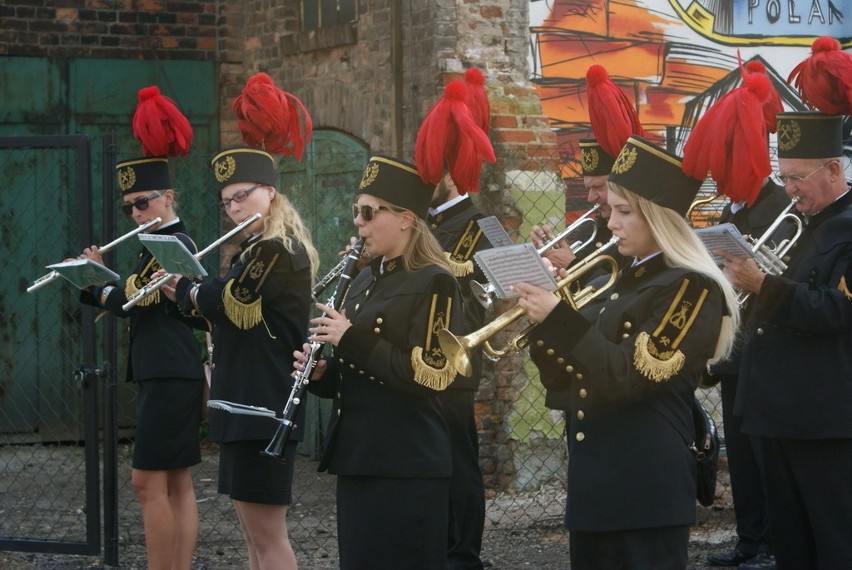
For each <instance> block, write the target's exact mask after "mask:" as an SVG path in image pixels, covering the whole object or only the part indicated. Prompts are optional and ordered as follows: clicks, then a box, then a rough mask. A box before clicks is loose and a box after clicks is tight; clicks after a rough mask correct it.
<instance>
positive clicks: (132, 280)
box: [124, 257, 160, 307]
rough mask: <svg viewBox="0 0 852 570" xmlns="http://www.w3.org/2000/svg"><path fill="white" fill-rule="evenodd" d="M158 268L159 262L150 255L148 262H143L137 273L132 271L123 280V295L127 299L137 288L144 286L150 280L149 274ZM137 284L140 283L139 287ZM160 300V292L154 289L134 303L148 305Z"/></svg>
mask: <svg viewBox="0 0 852 570" xmlns="http://www.w3.org/2000/svg"><path fill="white" fill-rule="evenodd" d="M159 269H160V264H159V263H158V262H157V260H156V259H154V258H153V257H151V259H149V260H148V263H146V264H145V267H143V268H142V271H140V272H139V273H138V274H137V273H134V274H133V275H131V276H130V277H128V278H127V280H125V282H124V295H125V297H127V298H128V299H129V298H131V297H132V296H133V295H134V294H136V292H137V291H139V289H141V288H142V287H144V286H145V285H147V284H148V282H149V281H150V276H151V275H152V274H153V273H154V272H156V271H158V270H159ZM139 285H142V287H140V286H139ZM159 302H160V292H159V291H154V292H153V293H151V294H150V295H147V296H146V297H145V298H144V299H142V300H141V301H139V302H138V303H136V304H137V305H139V306H142V307H147V306H149V305H153V304H155V303H159Z"/></svg>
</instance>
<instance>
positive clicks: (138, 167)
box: [80, 86, 204, 570]
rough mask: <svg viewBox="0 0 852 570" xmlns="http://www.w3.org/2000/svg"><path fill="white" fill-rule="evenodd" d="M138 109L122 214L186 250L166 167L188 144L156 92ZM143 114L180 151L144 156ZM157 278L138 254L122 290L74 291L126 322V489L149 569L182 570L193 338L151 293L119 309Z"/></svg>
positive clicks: (197, 365)
mask: <svg viewBox="0 0 852 570" xmlns="http://www.w3.org/2000/svg"><path fill="white" fill-rule="evenodd" d="M139 101H140V103H139V105H138V106H137V111H136V114H135V115H134V135H135V136H136V137H137V138H138V139H139V140H140V142H142V146H143V150H145V152H146V155H145V156H142V157H139V158H134V159H130V160H124V161H121V162H119V163H118V164H116V166H115V169H116V174H117V177H118V187H119V189H120V190H121V198H122V202H123V203H122V206H121V210H122V211H123V212H124V213H125V214H127V215H128V216H130V217H131V218H133V221H134V222H136V224H138V225H143V224H145V223H147V222H149V221H150V220H154V219H155V218H157V217H159V218H161V219H162V222H160V223H159V224H157V225H155V226H151V227H150V228H149V229H147V230H146V231H147V232H148V233H154V234H160V235H174V236H176V237H177V238H178V239H180V241H181V242H182V243H183V244H184V245H185V246H186V247H187V248H188V249H189V250H190V251H195V250H196V247H195V243H193V241H192V239H191V238H190V237H189V236H188V235H187V234H186V227H185V226H184V224H183V222H182V221H181V220H180V218H179V217H178V216H177V212H176V209H177V195H176V193H175V190H174V189H173V188H172V183H171V178H170V176H169V167H168V158H167V156H175V155H178V154H186V152H187V151H188V149H189V144H190V141H191V140H192V131H191V127H190V126H189V122H188V121H187V120H186V118H185V117H183V115H181V114H180V111H178V110H177V108H176V107H174V106H173V103H171V100H169V99H167V98H165V97H163V96H162V95H160V92H159V89H157V87H155V86H151V87H146V88H144V89H142V90H140V91H139ZM150 105H157V106H159V107H160V108H163V107H165V108H168V109H170V110H171V113H172V114H171V116H169V117H167V118H166V119H165V120H163V122H162V124H161V127H160V129H161V131H168V130H169V128H174V129H182V131H183V133H184V134H186V135H187V136H186V137H185V139H184V140H185V141H186V143H185V144H186V147H185V148H182V149H174V148H172V149H169V148H166V147H161V148H157V150H158V153H157V154H158V156H151V155H150V154H149V152H148V151H149V150H151V148H152V147H156V146H157V144H158V143H159V142H160V141H157V140H152V139H151V138H150V137H148V136H147V135H146V134H145V133H144V131H141V130H139V129H137V128H136V125H137V123H136V118H143V117H145V115H146V112H147V111H149V110H150V108H151V107H150ZM154 118H155V120H157V121H158V122H159V121H160V119H161V117H160V115H159V113H156V114H155V117H154ZM163 125H169V128H165V127H164V126H163ZM80 257H81V258H87V259H91V260H93V261H95V262H97V263H101V264H102V263H103V259H102V257H101V254H100V252H99V251H98V247H97V246H92V247H90V248H86V249H85V250H84V251H83V253H82V255H81V256H80ZM159 269H160V264H159V263H158V262H157V260H156V259H155V258H154V257H153V256H152V255H151V253H150V252H149V251H148V250H147V249H146V248H144V247H143V248H141V251H140V252H139V257H138V258H137V261H136V266H135V268H134V269H133V273H132V274H131V275H130V277H129V278H128V279H127V280H126V282H125V284H124V286H123V287H122V286H120V285H119V286H115V285H106V286H104V287H99V286H91V287H89V288H88V289H84V290H83V291H82V292H81V296H80V300H81V302H82V303H84V304H87V305H94V306H96V307H102V308H104V309H106V310H107V311H109V312H110V313H111V314H113V315H115V316H118V317H122V318H129V320H130V347H129V354H130V360H129V362H128V366H127V376H126V379H127V381H128V382H135V383H136V385H137V388H138V392H137V396H136V437H135V440H134V445H133V469H132V471H131V483H132V485H133V489H134V491H135V492H136V497H137V499H138V500H139V504H140V506H141V509H142V522H143V526H144V530H145V551H146V555H147V560H148V568H151V569H152V570H154V569H156V570H176V569H183V570H189V568H190V567H191V565H192V555H193V552H194V551H195V544H196V540H197V539H198V507H197V504H196V502H195V490H194V489H193V485H192V474H191V472H190V467H192V466H193V465H197V464H198V463H200V462H201V450H200V447H199V441H198V429H199V426H200V424H201V407H202V387H203V384H202V383H203V382H204V369H203V366H202V363H201V358H200V352H199V346H198V342H197V340H196V339H195V335H194V334H193V332H192V326H193V324H194V323H193V322H192V319H186V318H184V317H183V316H182V315H181V314H180V312H179V311H178V309H177V307H176V306H175V305H174V303H172V302H170V301H169V300H167V299H166V298H165V297H164V296H161V295H158V294H156V293H155V294H153V295H150V296H149V297H147V298H146V299H144V301H142V302H141V303H139V304H138V305H137V306H135V307H133V308H132V309H130V310H128V311H125V310H124V309H123V308H122V306H123V305H124V304H125V303H126V302H127V299H128V298H129V297H131V296H133V294H134V293H136V291H137V290H138V289H141V288H142V287H144V286H145V285H146V284H147V283H149V282H150V281H151V280H152V278H153V276H154V274H155V272H156V271H157V270H159Z"/></svg>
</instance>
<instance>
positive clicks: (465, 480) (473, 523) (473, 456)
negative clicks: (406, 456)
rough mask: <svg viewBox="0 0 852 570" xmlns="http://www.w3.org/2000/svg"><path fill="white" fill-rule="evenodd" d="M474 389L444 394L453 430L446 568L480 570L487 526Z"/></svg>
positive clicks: (444, 408)
mask: <svg viewBox="0 0 852 570" xmlns="http://www.w3.org/2000/svg"><path fill="white" fill-rule="evenodd" d="M474 396H475V392H474V391H473V390H459V389H456V390H454V389H452V388H450V389H448V390H447V391H445V392H443V393H441V394H440V395H439V396H438V399H439V400H440V402H441V415H442V416H443V417H444V421H445V422H446V424H447V428H448V429H449V432H450V446H451V448H452V456H453V474H452V477H451V479H450V506H449V508H450V524H449V537H448V553H447V569H448V570H479V569H480V568H482V561H481V560H480V558H479V553H480V551H481V549H482V531H483V528H484V526H485V486H484V484H483V482H482V471H481V470H480V468H479V435H478V434H477V432H476V420H475V418H474V413H473V402H474Z"/></svg>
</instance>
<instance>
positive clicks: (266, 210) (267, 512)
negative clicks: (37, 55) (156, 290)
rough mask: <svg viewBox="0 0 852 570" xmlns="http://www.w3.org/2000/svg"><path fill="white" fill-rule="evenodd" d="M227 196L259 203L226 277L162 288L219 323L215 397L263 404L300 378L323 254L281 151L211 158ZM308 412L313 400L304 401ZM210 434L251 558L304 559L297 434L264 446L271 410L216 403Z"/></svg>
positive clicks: (179, 280) (287, 563)
mask: <svg viewBox="0 0 852 570" xmlns="http://www.w3.org/2000/svg"><path fill="white" fill-rule="evenodd" d="M212 166H213V172H214V176H215V179H216V184H217V186H218V190H219V205H220V207H221V209H222V210H223V211H224V212H225V213H226V214H227V215H228V217H229V218H231V220H232V221H233V222H234V223H241V222H242V221H243V220H246V219H248V218H250V217H251V216H252V215H254V214H255V213H260V214H261V218H260V219H258V220H257V221H256V222H254V223H253V224H251V225H249V226H248V227H246V229H245V230H244V231H245V233H246V234H248V236H249V237H248V238H247V239H246V240H245V241H244V242H243V243H242V244H241V246H240V252H239V253H237V254H236V255H234V257H233V258H232V259H231V266H230V269H229V270H228V272H227V273H226V274H225V276H224V277H214V278H212V279H209V280H207V281H205V282H203V283H196V282H194V281H193V280H191V279H189V278H187V277H182V276H180V275H178V276H176V277H175V281H173V282H172V283H171V284H170V285H171V286H169V285H167V286H166V287H164V288H163V289H164V290H165V291H166V292H167V294H169V295H173V296H174V297H175V299H177V302H178V304H179V305H180V307H181V309H182V310H184V311H185V312H187V313H189V314H195V315H200V316H202V317H204V318H205V319H207V321H209V322H210V323H211V324H212V325H213V344H214V346H215V353H214V354H215V356H214V362H213V365H214V367H213V376H212V380H211V384H210V398H211V399H214V400H227V401H232V402H237V403H240V404H245V405H252V406H258V407H263V406H267V405H269V404H270V403H283V402H285V401H286V400H287V397H288V395H289V393H290V389H291V388H292V382H293V380H292V377H291V375H292V373H293V367H292V360H291V359H290V358H289V356H288V355H289V354H291V353H292V352H293V350H294V349H295V348H297V347H298V346H301V342H302V341H303V340H304V335H305V330H306V328H307V326H308V316H309V311H310V304H311V280H312V278H313V274H314V272H315V270H316V268H317V266H318V256H317V253H316V250H315V249H314V246H313V244H312V241H311V237H310V234H309V232H308V229H307V227H306V226H305V225H304V223H303V222H302V220H301V218H300V216H299V213H298V212H297V211H296V210H295V209H294V208H293V206H292V205H291V204H290V202H289V200H287V198H286V197H285V196H284V195H283V194H281V193H280V192H278V191H277V190H276V168H275V161H274V159H273V157H272V155H270V154H269V153H267V152H264V151H262V150H260V149H257V148H234V149H230V150H225V151H223V152H220V153H219V154H217V155H216V156H215V157H214V158H213V160H212ZM302 413H304V410H302ZM209 423H210V431H209V434H208V439H209V440H210V441H213V442H216V443H217V444H219V486H218V491H219V493H222V494H224V495H228V496H229V497H230V498H231V501H232V502H233V504H234V509H235V510H236V512H237V517H238V518H239V522H240V527H241V529H242V531H243V535H244V537H245V541H246V546H247V547H248V553H249V561H250V565H251V568H252V569H253V570H254V569H267V568H292V569H295V568H296V558H295V554H294V553H293V549H292V547H291V545H290V540H289V538H288V534H287V524H286V516H287V507H288V505H289V504H290V503H291V500H292V494H291V488H292V482H293V467H294V461H295V455H296V444H297V442H298V441H299V440H300V439H301V437H302V432H303V431H304V428H303V425H304V421H303V419H301V418H298V419H297V421H296V424H297V425H298V426H302V427H301V429H297V430H295V431H294V433H293V436H292V437H291V438H290V441H289V442H288V445H287V449H286V453H285V455H284V461H283V462H282V461H278V460H276V459H273V458H269V457H264V456H262V455H261V451H262V450H264V448H265V447H266V444H267V443H268V442H269V440H270V439H271V438H272V436H273V434H274V433H275V429H276V425H275V423H274V422H270V421H269V419H268V418H262V417H260V418H259V417H257V416H249V415H240V414H229V413H227V412H225V411H222V410H218V409H211V410H210V418H209Z"/></svg>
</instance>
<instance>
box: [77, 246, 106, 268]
mask: <svg viewBox="0 0 852 570" xmlns="http://www.w3.org/2000/svg"><path fill="white" fill-rule="evenodd" d="M77 259H91V260H92V261H94V262H95V263H100V264H101V265H103V264H104V259H103V257H101V251H100V248H98V246H96V245H93V246H92V247H87V248H86V249H84V250H83V253H81V254H80V256H79V257H78V258H77Z"/></svg>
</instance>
